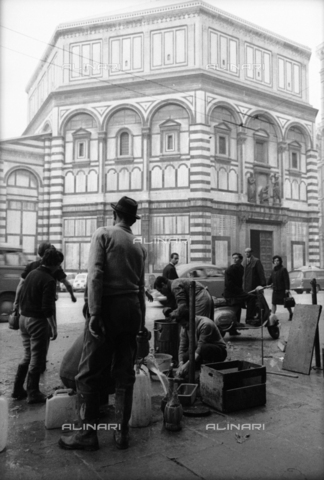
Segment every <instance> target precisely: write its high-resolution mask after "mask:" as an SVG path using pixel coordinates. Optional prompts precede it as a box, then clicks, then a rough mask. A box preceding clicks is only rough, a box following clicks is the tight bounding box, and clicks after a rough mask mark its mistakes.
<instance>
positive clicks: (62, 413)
mask: <svg viewBox="0 0 324 480" xmlns="http://www.w3.org/2000/svg"><path fill="white" fill-rule="evenodd" d="M76 399H77V395H76V394H75V392H74V390H72V389H71V388H65V389H64V388H62V389H60V390H56V391H55V392H54V394H53V396H52V397H51V398H48V399H47V400H46V410H45V427H46V428H48V429H51V428H61V427H62V425H63V424H72V423H73V422H75V420H76V418H77V403H76Z"/></svg>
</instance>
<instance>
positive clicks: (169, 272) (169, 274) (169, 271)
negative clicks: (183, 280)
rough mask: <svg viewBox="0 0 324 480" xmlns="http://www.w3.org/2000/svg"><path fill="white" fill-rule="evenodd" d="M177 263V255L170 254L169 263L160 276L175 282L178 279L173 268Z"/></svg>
mask: <svg viewBox="0 0 324 480" xmlns="http://www.w3.org/2000/svg"><path fill="white" fill-rule="evenodd" d="M178 262H179V255H178V254H177V253H171V257H170V262H169V263H168V265H167V266H166V267H164V269H163V273H162V276H163V277H165V278H167V279H168V280H175V279H176V278H179V277H178V274H177V271H176V268H175V266H176V265H177V263H178Z"/></svg>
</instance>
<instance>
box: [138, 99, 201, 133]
mask: <svg viewBox="0 0 324 480" xmlns="http://www.w3.org/2000/svg"><path fill="white" fill-rule="evenodd" d="M168 105H178V106H179V107H182V108H184V109H185V110H186V112H187V114H188V117H189V124H190V125H192V124H194V123H195V115H194V113H193V111H192V110H191V109H190V107H189V105H188V104H187V103H185V102H184V101H183V100H178V99H173V98H172V99H170V100H161V101H160V102H158V103H156V104H155V105H154V106H153V107H152V108H151V110H149V112H148V115H147V119H146V124H145V126H146V127H150V126H151V123H152V119H153V117H154V115H155V114H156V112H157V111H158V110H160V108H162V107H166V106H168Z"/></svg>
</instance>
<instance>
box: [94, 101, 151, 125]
mask: <svg viewBox="0 0 324 480" xmlns="http://www.w3.org/2000/svg"><path fill="white" fill-rule="evenodd" d="M120 110H133V112H135V113H137V114H138V116H139V117H140V119H141V122H142V127H143V126H144V123H145V118H144V115H143V113H142V112H141V110H140V109H139V108H138V107H136V106H135V105H132V104H131V103H124V104H122V105H117V106H116V107H112V108H111V109H110V110H109V111H108V112H107V113H106V115H105V116H104V118H103V120H102V129H103V131H106V130H107V127H108V123H109V120H110V119H111V117H112V116H113V115H114V114H115V113H117V112H119V111H120Z"/></svg>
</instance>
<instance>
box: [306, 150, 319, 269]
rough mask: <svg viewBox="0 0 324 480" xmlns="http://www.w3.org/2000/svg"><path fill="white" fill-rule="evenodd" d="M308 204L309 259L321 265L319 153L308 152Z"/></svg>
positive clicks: (314, 151) (312, 262)
mask: <svg viewBox="0 0 324 480" xmlns="http://www.w3.org/2000/svg"><path fill="white" fill-rule="evenodd" d="M306 162H307V203H308V211H309V216H310V222H309V227H308V234H309V236H308V259H309V263H310V264H314V265H319V264H320V249H319V207H318V168H317V151H316V150H307V152H306Z"/></svg>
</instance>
